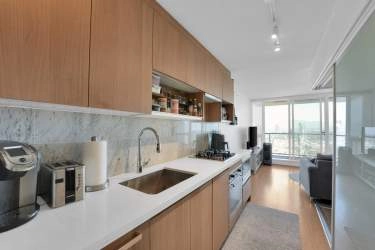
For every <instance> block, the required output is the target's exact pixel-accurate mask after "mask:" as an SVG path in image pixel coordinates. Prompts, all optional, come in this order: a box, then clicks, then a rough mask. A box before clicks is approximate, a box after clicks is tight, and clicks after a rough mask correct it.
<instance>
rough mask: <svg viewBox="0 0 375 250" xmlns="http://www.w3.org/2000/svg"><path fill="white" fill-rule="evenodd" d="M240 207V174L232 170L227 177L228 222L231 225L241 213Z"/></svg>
mask: <svg viewBox="0 0 375 250" xmlns="http://www.w3.org/2000/svg"><path fill="white" fill-rule="evenodd" d="M241 207H242V174H241V173H240V172H238V171H235V172H233V173H232V174H231V175H230V177H229V209H230V216H229V224H230V228H232V227H233V225H234V223H235V222H236V220H237V218H238V217H239V215H240V213H241Z"/></svg>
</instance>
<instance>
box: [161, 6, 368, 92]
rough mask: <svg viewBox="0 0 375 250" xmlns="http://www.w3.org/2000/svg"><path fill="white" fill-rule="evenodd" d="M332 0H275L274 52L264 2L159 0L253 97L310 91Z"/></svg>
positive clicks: (268, 15) (331, 10) (266, 8)
mask: <svg viewBox="0 0 375 250" xmlns="http://www.w3.org/2000/svg"><path fill="white" fill-rule="evenodd" d="M336 1H337V0H336ZM336 1H335V0H276V10H277V16H278V20H279V33H280V42H281V52H279V53H275V52H273V45H272V41H271V39H270V35H271V31H272V21H271V14H270V11H269V9H268V7H267V5H266V4H265V2H264V0H158V2H159V3H160V4H161V5H162V6H163V7H164V8H165V9H167V10H168V11H169V12H170V13H171V14H172V15H173V16H174V17H175V18H176V19H177V20H178V21H179V22H180V23H181V24H182V25H183V26H184V27H185V28H186V29H187V30H189V32H191V33H192V34H193V35H194V36H195V37H196V38H197V39H198V40H199V41H201V42H202V43H203V45H205V47H206V48H208V49H209V50H210V51H211V52H212V53H213V54H214V55H215V56H216V57H217V58H218V59H219V60H220V61H221V62H222V63H223V64H225V65H226V66H227V67H228V68H229V69H230V70H231V71H232V76H233V78H235V81H236V83H237V84H238V85H239V86H238V89H240V90H241V92H242V93H247V96H248V97H249V98H252V99H258V98H267V97H278V96H288V95H295V94H306V93H309V92H311V86H312V84H313V81H312V79H311V65H312V63H313V59H314V57H315V54H316V51H317V49H318V47H319V45H320V41H321V40H322V38H323V36H324V34H325V33H327V27H329V23H330V22H331V20H330V19H331V18H332V13H333V10H334V7H335V2H336ZM338 2H340V1H338ZM347 2H348V1H347ZM351 2H357V1H351ZM358 2H359V1H358ZM362 2H363V0H362ZM336 4H337V3H336Z"/></svg>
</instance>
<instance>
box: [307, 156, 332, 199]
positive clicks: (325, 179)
mask: <svg viewBox="0 0 375 250" xmlns="http://www.w3.org/2000/svg"><path fill="white" fill-rule="evenodd" d="M300 184H301V185H302V186H303V188H304V190H305V191H306V193H307V194H309V196H310V197H311V198H312V199H318V200H327V201H331V200H332V155H322V154H317V156H316V158H313V159H311V158H307V157H303V158H302V159H301V161H300Z"/></svg>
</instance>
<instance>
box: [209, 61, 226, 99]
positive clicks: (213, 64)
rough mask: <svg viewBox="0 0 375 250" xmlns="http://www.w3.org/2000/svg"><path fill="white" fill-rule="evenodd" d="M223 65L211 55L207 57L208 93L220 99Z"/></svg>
mask: <svg viewBox="0 0 375 250" xmlns="http://www.w3.org/2000/svg"><path fill="white" fill-rule="evenodd" d="M220 66H221V65H219V63H218V62H217V61H216V59H215V58H214V57H212V56H211V55H207V56H206V79H207V83H206V89H207V90H206V92H207V93H209V94H211V95H214V96H216V97H218V98H220V99H221V98H222V93H223V80H222V71H221V68H220Z"/></svg>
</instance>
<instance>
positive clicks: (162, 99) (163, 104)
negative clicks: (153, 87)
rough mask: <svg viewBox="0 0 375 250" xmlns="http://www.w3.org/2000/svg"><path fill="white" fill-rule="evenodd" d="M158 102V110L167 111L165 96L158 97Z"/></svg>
mask: <svg viewBox="0 0 375 250" xmlns="http://www.w3.org/2000/svg"><path fill="white" fill-rule="evenodd" d="M159 104H160V111H161V112H166V111H167V97H160V98H159Z"/></svg>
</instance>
